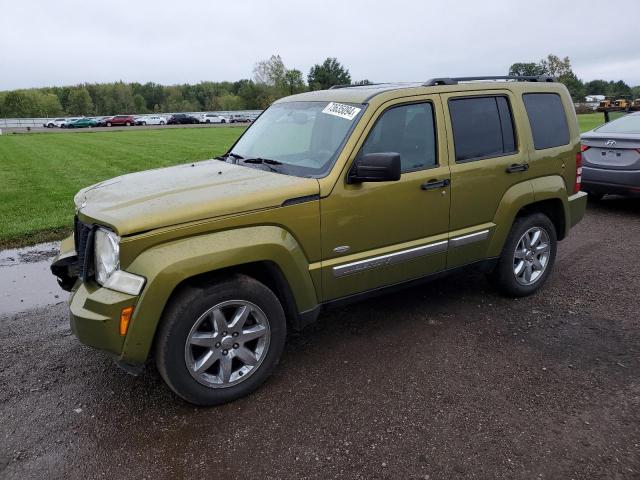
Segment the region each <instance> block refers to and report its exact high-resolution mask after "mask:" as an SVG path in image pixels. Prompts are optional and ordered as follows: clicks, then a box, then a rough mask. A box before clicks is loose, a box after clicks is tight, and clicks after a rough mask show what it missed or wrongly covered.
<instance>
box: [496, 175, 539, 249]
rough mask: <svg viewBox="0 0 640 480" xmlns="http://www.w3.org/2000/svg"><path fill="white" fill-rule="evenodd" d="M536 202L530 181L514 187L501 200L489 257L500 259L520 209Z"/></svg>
mask: <svg viewBox="0 0 640 480" xmlns="http://www.w3.org/2000/svg"><path fill="white" fill-rule="evenodd" d="M534 201H535V197H534V194H533V186H532V185H531V182H530V181H528V180H527V181H524V182H520V183H516V184H515V185H512V186H511V187H510V188H509V189H508V190H507V191H506V192H505V193H504V195H503V196H502V198H501V199H500V204H499V205H498V209H497V210H496V214H495V216H494V217H493V223H494V224H495V225H496V227H495V229H494V231H493V235H491V241H490V242H489V247H488V249H487V255H486V256H487V257H488V258H495V257H499V256H500V254H501V253H502V248H503V247H504V242H505V241H506V240H507V235H509V232H510V231H511V225H513V222H514V221H515V219H516V215H517V214H518V212H519V211H520V209H521V208H522V207H524V206H526V205H528V204H530V203H533V202H534Z"/></svg>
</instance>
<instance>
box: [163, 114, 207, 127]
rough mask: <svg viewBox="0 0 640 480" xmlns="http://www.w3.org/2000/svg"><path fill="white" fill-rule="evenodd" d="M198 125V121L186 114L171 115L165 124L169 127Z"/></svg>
mask: <svg viewBox="0 0 640 480" xmlns="http://www.w3.org/2000/svg"><path fill="white" fill-rule="evenodd" d="M193 123H200V120H199V119H198V118H196V117H194V116H193V115H188V114H186V113H176V114H175V115H171V117H169V120H168V121H167V124H169V125H183V124H193Z"/></svg>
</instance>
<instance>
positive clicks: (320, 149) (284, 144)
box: [232, 102, 364, 177]
mask: <svg viewBox="0 0 640 480" xmlns="http://www.w3.org/2000/svg"><path fill="white" fill-rule="evenodd" d="M363 111H364V105H360V104H341V103H334V102H284V103H277V104H275V105H272V106H271V107H269V108H268V109H267V110H265V112H264V113H263V114H262V115H260V117H258V119H257V120H256V121H255V122H254V123H253V125H252V126H251V127H250V128H249V129H248V130H247V131H246V133H245V134H244V135H243V136H242V137H241V138H240V140H238V142H237V143H236V144H235V145H234V147H233V149H232V153H233V154H234V156H236V157H237V156H238V155H240V156H242V157H244V159H251V158H262V159H269V160H275V161H276V162H280V163H282V165H279V166H278V170H277V171H278V172H281V173H286V174H289V175H296V176H301V177H322V176H325V175H326V174H327V173H328V172H329V170H330V169H331V167H332V165H333V162H334V161H335V159H336V158H337V156H338V154H339V153H340V150H341V149H342V146H343V145H344V143H345V141H346V139H347V138H348V134H349V133H350V132H351V129H352V128H353V126H354V125H355V124H356V123H357V121H358V119H359V118H360V116H361V115H362V112H363ZM252 166H253V165H252Z"/></svg>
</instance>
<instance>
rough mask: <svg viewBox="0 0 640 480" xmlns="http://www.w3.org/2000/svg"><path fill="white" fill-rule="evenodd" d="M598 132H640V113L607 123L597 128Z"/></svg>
mask: <svg viewBox="0 0 640 480" xmlns="http://www.w3.org/2000/svg"><path fill="white" fill-rule="evenodd" d="M596 132H598V133H638V134H640V115H638V114H633V115H627V116H625V117H622V118H619V119H617V120H614V121H612V122H609V123H605V124H604V125H602V126H601V127H599V128H596Z"/></svg>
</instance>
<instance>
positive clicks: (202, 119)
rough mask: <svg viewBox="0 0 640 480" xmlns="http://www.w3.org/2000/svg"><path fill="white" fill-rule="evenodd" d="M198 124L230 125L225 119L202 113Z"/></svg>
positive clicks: (213, 114)
mask: <svg viewBox="0 0 640 480" xmlns="http://www.w3.org/2000/svg"><path fill="white" fill-rule="evenodd" d="M200 123H230V122H229V119H228V118H227V117H223V116H222V115H216V114H215V113H203V114H202V115H201V116H200Z"/></svg>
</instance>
